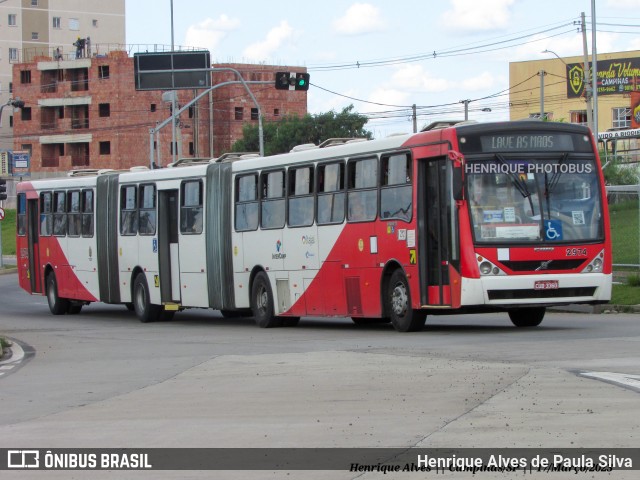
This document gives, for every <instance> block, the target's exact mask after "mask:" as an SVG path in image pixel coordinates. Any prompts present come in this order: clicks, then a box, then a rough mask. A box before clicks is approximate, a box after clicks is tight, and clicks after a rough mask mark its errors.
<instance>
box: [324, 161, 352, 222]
mask: <svg viewBox="0 0 640 480" xmlns="http://www.w3.org/2000/svg"><path fill="white" fill-rule="evenodd" d="M317 177H318V225H327V224H331V223H342V222H343V221H344V200H345V193H344V185H345V183H344V163H342V162H339V163H328V164H325V165H318V175H317Z"/></svg>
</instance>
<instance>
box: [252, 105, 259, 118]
mask: <svg viewBox="0 0 640 480" xmlns="http://www.w3.org/2000/svg"><path fill="white" fill-rule="evenodd" d="M251 120H258V109H257V108H252V109H251Z"/></svg>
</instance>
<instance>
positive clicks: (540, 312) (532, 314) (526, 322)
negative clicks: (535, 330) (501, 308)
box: [509, 307, 547, 328]
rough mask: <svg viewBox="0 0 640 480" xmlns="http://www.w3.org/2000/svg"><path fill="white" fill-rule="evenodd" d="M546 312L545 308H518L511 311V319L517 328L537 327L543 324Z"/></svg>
mask: <svg viewBox="0 0 640 480" xmlns="http://www.w3.org/2000/svg"><path fill="white" fill-rule="evenodd" d="M546 310H547V309H546V308H545V307H529V308H516V309H513V310H509V318H510V319H511V323H513V324H514V325H515V326H516V327H522V328H526V327H537V326H538V325H540V323H542V319H543V318H544V314H545V312H546Z"/></svg>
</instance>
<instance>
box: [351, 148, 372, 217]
mask: <svg viewBox="0 0 640 480" xmlns="http://www.w3.org/2000/svg"><path fill="white" fill-rule="evenodd" d="M347 167H348V169H347V171H348V177H349V192H348V194H347V220H348V221H350V222H366V221H371V220H375V218H376V214H377V206H378V188H377V185H378V159H377V158H366V159H362V160H352V161H350V162H349V163H348V165H347Z"/></svg>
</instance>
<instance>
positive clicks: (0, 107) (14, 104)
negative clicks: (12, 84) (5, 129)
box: [0, 2, 24, 127]
mask: <svg viewBox="0 0 640 480" xmlns="http://www.w3.org/2000/svg"><path fill="white" fill-rule="evenodd" d="M0 3H1V2H0ZM7 105H11V106H12V107H13V108H22V107H24V100H20V99H19V98H16V99H13V98H10V99H9V100H7V103H5V104H3V105H0V127H2V110H4V107H6V106H7Z"/></svg>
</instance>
